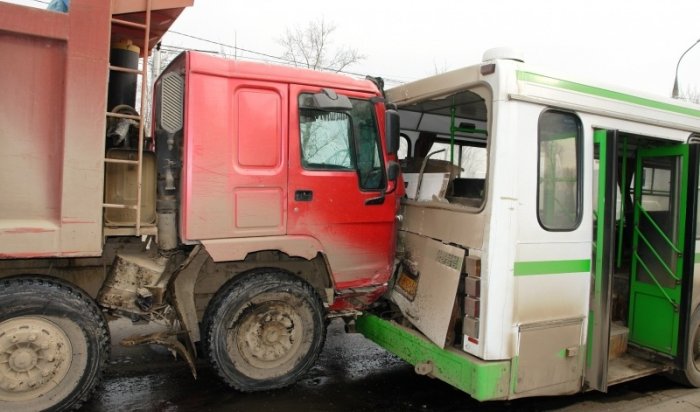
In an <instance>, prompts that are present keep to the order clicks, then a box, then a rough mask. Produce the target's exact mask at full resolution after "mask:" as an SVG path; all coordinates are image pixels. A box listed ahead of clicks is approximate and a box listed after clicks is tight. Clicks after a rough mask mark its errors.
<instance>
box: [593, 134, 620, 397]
mask: <svg viewBox="0 0 700 412" xmlns="http://www.w3.org/2000/svg"><path fill="white" fill-rule="evenodd" d="M593 141H594V149H595V150H594V162H593V163H594V170H593V172H594V175H593V177H594V196H595V200H594V203H593V207H594V213H593V256H592V259H591V261H592V264H593V267H592V278H591V291H590V306H589V308H590V312H589V315H588V339H587V348H586V349H587V356H586V377H585V379H586V386H587V387H588V388H590V389H596V390H599V391H603V392H605V391H607V387H608V378H607V375H608V347H609V344H610V319H611V315H610V311H611V297H612V279H613V271H614V256H615V254H614V247H613V245H614V244H615V230H614V228H615V214H616V213H615V212H616V203H617V199H616V198H617V158H618V157H617V141H618V136H617V132H616V131H608V130H596V131H595V133H594V135H593ZM596 166H597V178H596ZM596 185H597V187H596Z"/></svg>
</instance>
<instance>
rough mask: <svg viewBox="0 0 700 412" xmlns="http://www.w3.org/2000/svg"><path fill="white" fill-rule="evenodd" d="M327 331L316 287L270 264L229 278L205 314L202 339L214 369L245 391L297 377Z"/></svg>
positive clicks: (310, 363) (279, 384)
mask: <svg viewBox="0 0 700 412" xmlns="http://www.w3.org/2000/svg"><path fill="white" fill-rule="evenodd" d="M325 332H326V326H325V323H324V316H323V305H322V303H321V299H320V298H319V296H318V294H317V293H316V291H315V290H314V289H313V288H312V287H311V286H310V285H309V284H307V283H306V282H304V281H303V280H301V279H298V278H296V277H294V276H293V275H290V274H289V273H286V272H282V271H277V270H274V269H266V270H257V271H254V272H250V273H247V274H245V275H241V276H239V277H236V278H234V279H233V280H231V281H229V283H227V284H226V285H224V286H223V287H222V289H221V290H220V291H219V292H218V293H217V295H216V296H215V297H214V299H212V301H211V303H210V304H209V307H208V308H207V313H206V315H205V318H204V339H205V342H204V343H205V348H206V349H207V350H208V352H209V359H210V361H211V363H212V365H213V367H214V369H216V371H217V372H218V374H219V376H221V378H223V379H224V381H226V383H228V384H229V385H230V386H232V387H234V388H236V389H238V390H241V391H245V392H251V391H260V390H268V389H275V388H281V387H284V386H287V385H290V384H292V383H294V382H296V381H297V380H298V379H299V378H300V377H301V376H302V375H303V374H304V373H306V371H308V370H309V369H310V368H311V366H313V364H314V362H315V361H316V358H317V357H318V354H319V353H320V352H321V349H322V347H323V342H324V340H325V335H326V333H325Z"/></svg>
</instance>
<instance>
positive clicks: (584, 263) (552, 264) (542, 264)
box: [513, 259, 591, 276]
mask: <svg viewBox="0 0 700 412" xmlns="http://www.w3.org/2000/svg"><path fill="white" fill-rule="evenodd" d="M590 271H591V260H590V259H581V260H545V261H539V262H515V265H514V266H513V272H514V273H515V276H528V275H554V274H560V273H579V272H590Z"/></svg>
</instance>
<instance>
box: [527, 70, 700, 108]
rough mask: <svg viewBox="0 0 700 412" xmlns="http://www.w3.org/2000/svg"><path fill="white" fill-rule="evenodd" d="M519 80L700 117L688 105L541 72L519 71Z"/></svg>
mask: <svg viewBox="0 0 700 412" xmlns="http://www.w3.org/2000/svg"><path fill="white" fill-rule="evenodd" d="M518 80H522V81H526V82H530V83H539V84H543V85H546V86H552V87H556V88H559V89H566V90H571V91H575V92H579V93H585V94H589V95H592V96H598V97H604V98H606V99H612V100H618V101H621V102H625V103H632V104H637V105H640V106H645V107H650V108H652V109H659V110H666V111H668V112H674V113H680V114H684V115H688V116H695V117H700V110H697V109H691V108H688V107H683V106H678V105H675V104H671V103H665V102H660V101H657V100H651V99H647V98H644V97H639V96H634V95H631V94H627V93H621V92H615V91H612V90H607V89H603V88H600V87H595V86H589V85H586V84H581V83H575V82H570V81H567V80H562V79H557V78H554V77H548V76H543V75H541V74H536V73H530V72H525V71H518Z"/></svg>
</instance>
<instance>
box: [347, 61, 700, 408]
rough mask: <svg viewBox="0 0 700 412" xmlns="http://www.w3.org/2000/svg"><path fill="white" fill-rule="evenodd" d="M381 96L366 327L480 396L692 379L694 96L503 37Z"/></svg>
mask: <svg viewBox="0 0 700 412" xmlns="http://www.w3.org/2000/svg"><path fill="white" fill-rule="evenodd" d="M386 99H387V100H388V101H389V102H390V103H393V104H395V105H396V106H397V109H398V111H399V113H400V116H401V128H402V135H403V142H402V143H403V144H402V153H403V155H404V157H405V158H404V159H403V160H402V166H403V173H404V180H405V184H406V192H407V197H406V198H405V199H404V201H403V202H402V208H401V216H400V218H401V220H402V223H401V227H400V231H399V246H398V248H399V250H398V252H397V262H398V263H397V268H396V274H395V276H394V278H393V283H392V284H391V285H389V287H390V291H389V292H388V294H387V297H388V300H389V301H390V302H391V303H390V305H389V307H390V310H377V311H376V312H375V314H368V315H365V316H363V317H360V318H359V319H358V320H357V322H356V327H357V329H358V330H359V331H360V332H361V333H363V334H364V335H365V336H366V337H368V338H369V339H371V340H373V341H375V342H376V343H378V344H379V345H381V346H383V347H385V348H386V349H387V350H388V351H390V352H393V353H395V354H397V355H398V356H400V357H401V358H403V359H405V360H406V361H408V362H410V363H411V364H413V365H415V369H416V371H417V372H418V373H421V374H426V375H430V376H433V377H436V378H439V379H441V380H443V381H445V382H448V383H449V384H451V385H453V386H455V387H457V388H459V389H461V390H463V391H465V392H467V393H469V394H470V395H471V396H472V397H474V398H476V399H478V400H494V399H514V398H520V397H526V396H541V395H562V394H570V393H575V392H579V391H585V390H599V391H606V390H607V388H608V386H610V385H613V384H616V383H620V382H625V381H628V380H631V379H635V378H639V377H642V376H646V375H650V374H655V373H667V374H668V375H670V376H671V377H674V378H676V379H677V380H680V381H682V382H685V383H687V384H690V385H693V386H700V331H699V330H700V309H699V308H698V305H699V303H700V255H696V247H697V242H698V240H697V239H698V230H697V224H696V222H697V220H698V216H699V213H698V190H697V189H698V161H699V157H698V152H699V149H700V145H696V144H694V143H695V142H696V140H698V141H700V106H697V105H693V104H689V103H685V102H682V101H679V100H672V99H669V98H661V97H651V96H645V95H644V94H642V93H636V92H632V91H627V90H622V89H619V88H612V87H608V86H604V85H601V84H597V83H594V82H579V81H572V80H568V79H565V78H563V77H561V76H558V75H552V74H548V73H546V72H544V71H541V70H538V69H535V68H531V67H529V66H528V65H526V64H525V63H523V59H522V58H520V57H519V56H518V55H517V54H513V53H511V52H509V51H508V50H507V49H494V50H491V51H488V52H486V54H485V55H484V61H483V62H482V63H481V64H478V65H475V66H470V67H466V68H463V69H459V70H454V71H451V72H447V73H443V74H439V75H436V76H433V77H430V78H426V79H423V80H418V81H415V82H411V83H408V84H405V85H402V86H399V87H396V88H393V89H391V90H388V91H387V92H386ZM699 252H700V251H699Z"/></svg>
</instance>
